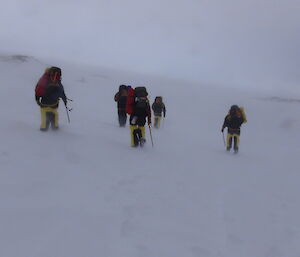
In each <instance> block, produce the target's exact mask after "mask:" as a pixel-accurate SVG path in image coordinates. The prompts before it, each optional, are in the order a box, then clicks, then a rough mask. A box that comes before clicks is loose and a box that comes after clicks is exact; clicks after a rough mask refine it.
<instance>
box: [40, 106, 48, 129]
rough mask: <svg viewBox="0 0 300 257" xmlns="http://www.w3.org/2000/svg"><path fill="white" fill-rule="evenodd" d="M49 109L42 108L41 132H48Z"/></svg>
mask: <svg viewBox="0 0 300 257" xmlns="http://www.w3.org/2000/svg"><path fill="white" fill-rule="evenodd" d="M47 109H48V108H45V107H43V108H41V126H40V130H41V131H46V130H47V129H48V127H49V122H48V119H47Z"/></svg>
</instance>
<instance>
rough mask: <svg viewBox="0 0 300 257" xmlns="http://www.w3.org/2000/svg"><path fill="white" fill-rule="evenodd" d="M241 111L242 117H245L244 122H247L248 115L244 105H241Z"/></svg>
mask: <svg viewBox="0 0 300 257" xmlns="http://www.w3.org/2000/svg"><path fill="white" fill-rule="evenodd" d="M240 110H241V113H242V117H243V118H244V123H247V116H246V113H245V108H244V107H240Z"/></svg>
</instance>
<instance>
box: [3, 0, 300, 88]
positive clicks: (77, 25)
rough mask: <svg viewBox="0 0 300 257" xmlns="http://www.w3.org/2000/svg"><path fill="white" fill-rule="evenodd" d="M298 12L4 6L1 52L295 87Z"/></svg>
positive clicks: (32, 3) (85, 4)
mask: <svg viewBox="0 0 300 257" xmlns="http://www.w3.org/2000/svg"><path fill="white" fill-rule="evenodd" d="M299 13H300V0H285V1H283V0H244V1H241V0H180V1H179V0H151V1H144V0H2V1H1V9H0V38H1V45H0V52H6V51H10V52H13V53H14V52H16V53H21V54H30V55H34V56H43V57H47V56H51V57H60V58H62V59H68V60H71V61H76V62H79V63H80V62H82V63H90V64H93V65H101V66H108V67H115V68H121V69H127V70H134V71H139V72H151V73H160V74H165V75H166V76H169V77H179V78H185V79H191V80H197V81H202V82H210V83H220V84H234V85H240V86H244V87H253V86H255V87H257V86H263V87H267V88H272V87H273V86H274V87H275V86H289V87H296V86H298V85H299V82H300V74H299V67H300V50H299V46H300V15H299Z"/></svg>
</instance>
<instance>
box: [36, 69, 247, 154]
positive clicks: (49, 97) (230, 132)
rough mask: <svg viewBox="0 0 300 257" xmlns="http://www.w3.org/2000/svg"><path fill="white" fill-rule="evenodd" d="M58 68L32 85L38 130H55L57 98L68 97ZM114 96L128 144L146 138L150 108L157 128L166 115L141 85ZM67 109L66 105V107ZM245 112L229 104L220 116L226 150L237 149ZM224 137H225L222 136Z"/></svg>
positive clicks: (139, 143)
mask: <svg viewBox="0 0 300 257" xmlns="http://www.w3.org/2000/svg"><path fill="white" fill-rule="evenodd" d="M61 75H62V72H61V69H60V68H58V67H54V66H53V67H49V68H47V69H46V70H45V72H44V74H43V76H42V77H41V78H40V79H39V81H38V83H37V85H36V87H35V100H36V103H37V104H38V105H39V106H40V111H41V125H40V130H41V131H47V130H48V129H49V127H50V126H51V128H52V129H53V130H57V129H58V128H59V126H58V111H57V109H58V106H59V99H62V100H63V102H64V104H65V106H66V108H67V100H68V98H67V97H66V95H65V92H64V87H63V85H62V83H61ZM114 100H115V101H116V102H117V108H118V119H119V125H120V127H125V126H126V122H127V114H128V115H130V117H129V125H130V135H131V146H132V147H137V146H143V145H144V144H145V142H146V136H145V134H146V132H145V124H146V122H147V123H148V126H149V128H151V123H152V122H151V109H152V111H153V113H154V127H155V128H157V129H158V128H159V127H160V123H161V118H162V117H166V107H165V104H164V103H163V99H162V97H161V96H157V97H155V100H154V102H153V104H152V105H150V102H149V99H148V92H147V90H146V88H145V87H136V88H132V87H131V86H126V85H120V86H119V90H118V92H117V93H116V94H115V97H114ZM150 106H151V107H150ZM67 110H68V108H67ZM246 122H247V119H246V114H245V111H244V108H243V107H239V106H237V105H232V106H231V108H230V110H229V113H228V114H227V115H226V117H225V119H224V123H223V126H222V129H221V132H222V133H223V132H224V129H225V128H227V140H226V143H225V144H226V150H227V151H230V150H231V148H232V146H233V150H234V152H235V153H237V152H238V150H239V142H240V133H241V129H240V128H241V125H242V124H243V123H246ZM223 135H224V134H223ZM224 141H225V140H224Z"/></svg>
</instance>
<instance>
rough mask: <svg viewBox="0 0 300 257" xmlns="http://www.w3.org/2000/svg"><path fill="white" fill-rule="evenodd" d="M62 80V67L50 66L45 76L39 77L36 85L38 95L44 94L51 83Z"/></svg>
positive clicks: (56, 83) (57, 82)
mask: <svg viewBox="0 0 300 257" xmlns="http://www.w3.org/2000/svg"><path fill="white" fill-rule="evenodd" d="M60 82H61V69H60V68H58V67H50V68H47V69H46V70H45V73H44V74H43V76H42V77H41V78H40V79H39V81H38V83H37V85H36V87H35V95H36V96H44V95H45V94H46V91H47V88H48V87H49V86H50V85H58V84H60Z"/></svg>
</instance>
